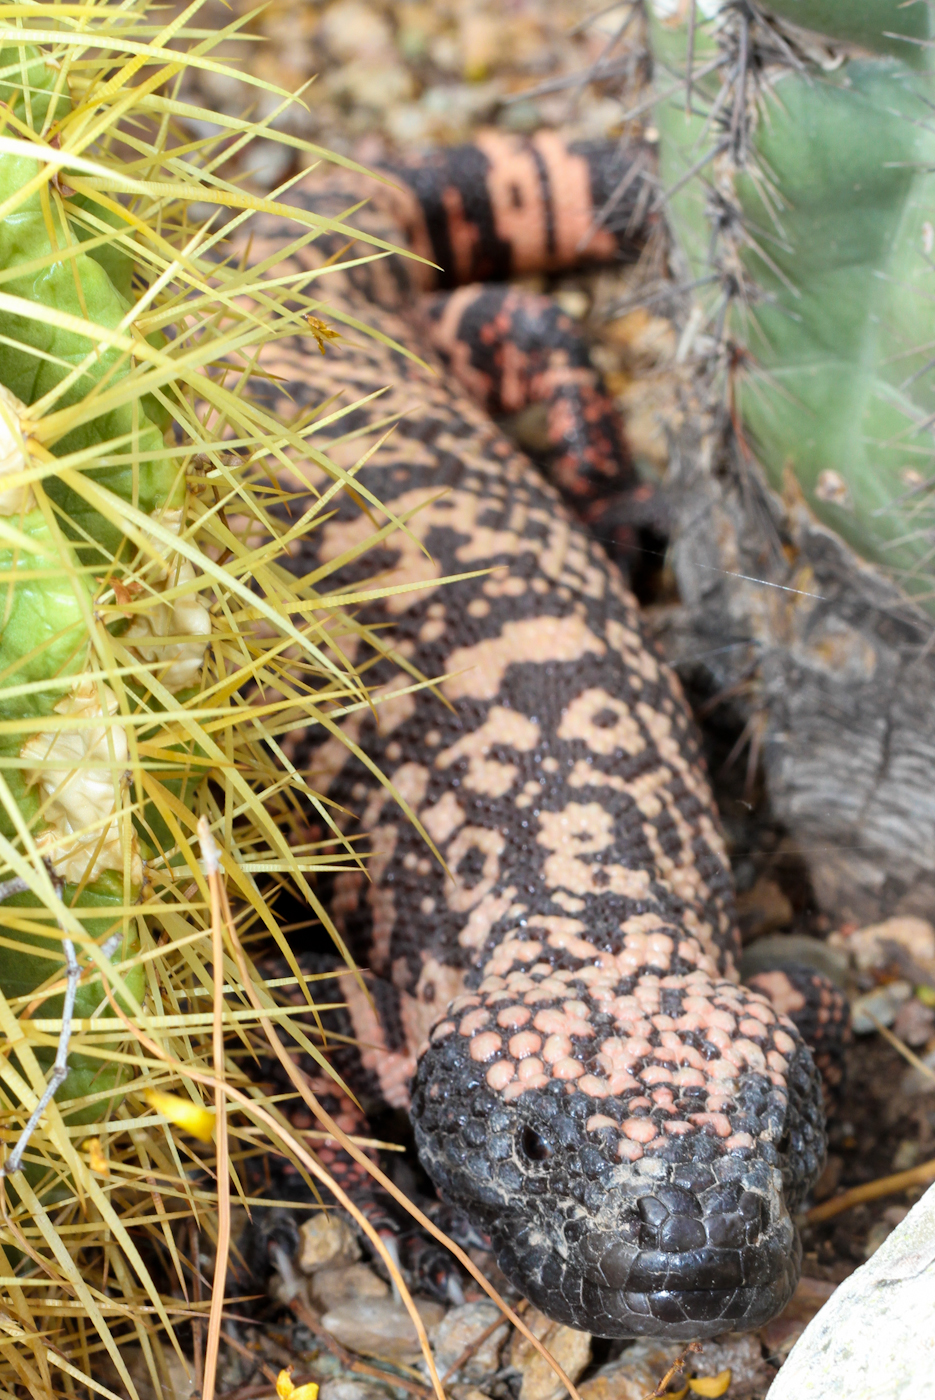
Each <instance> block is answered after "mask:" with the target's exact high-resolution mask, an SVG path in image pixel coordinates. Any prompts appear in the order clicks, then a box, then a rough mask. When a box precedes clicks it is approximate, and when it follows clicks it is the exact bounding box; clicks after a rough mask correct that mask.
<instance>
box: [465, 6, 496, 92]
mask: <svg viewBox="0 0 935 1400" xmlns="http://www.w3.org/2000/svg"><path fill="white" fill-rule="evenodd" d="M499 21H500V17H499V15H498V16H494V15H485V14H483V13H482V12H480V13H479V12H476V11H473V10H468V11H467V12H466V13H465V15H464V16H463V18H462V20H461V67H462V72H463V73H464V76H465V78H467V80H468V82H469V83H480V82H483V80H484V79H485V78H486V77H488V76H489V74H490V70H491V69H492V68H493V67H495V66H496V62H497V59H498V58H500V57H501V56H502V53H503V36H502V33H501V25H500V22H499Z"/></svg>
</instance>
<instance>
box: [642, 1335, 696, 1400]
mask: <svg viewBox="0 0 935 1400" xmlns="http://www.w3.org/2000/svg"><path fill="white" fill-rule="evenodd" d="M702 1350H703V1347H702V1344H701V1342H689V1343H688V1346H687V1347H686V1348H685V1350H684V1351H680V1352H679V1354H678V1356H677V1357H676V1358H675V1360H674V1361H673V1362H672V1365H671V1366H670V1367H669V1369H668V1371H666V1373H665V1375H664V1376H663V1378H662V1380H661V1381H660V1382H659V1383H658V1385H654V1386H653V1388H652V1390H651V1391H650V1392H649V1394H648V1395H644V1397H643V1400H659V1397H660V1396H662V1395H665V1393H666V1391H667V1390H668V1388H669V1382H670V1381H671V1379H672V1377H673V1376H674V1375H675V1373H676V1372H677V1371H681V1369H682V1367H683V1366H684V1365H685V1362H686V1361H687V1360H688V1358H689V1356H690V1355H691V1354H692V1352H695V1353H697V1352H699V1351H702Z"/></svg>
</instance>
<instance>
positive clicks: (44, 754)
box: [20, 678, 142, 884]
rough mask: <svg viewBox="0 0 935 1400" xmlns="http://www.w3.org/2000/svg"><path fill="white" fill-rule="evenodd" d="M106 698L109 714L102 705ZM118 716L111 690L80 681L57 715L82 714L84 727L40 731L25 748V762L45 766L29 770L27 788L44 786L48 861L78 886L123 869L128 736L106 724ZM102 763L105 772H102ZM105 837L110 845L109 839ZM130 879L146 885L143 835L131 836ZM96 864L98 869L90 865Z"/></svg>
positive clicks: (42, 846) (43, 838) (43, 841)
mask: <svg viewBox="0 0 935 1400" xmlns="http://www.w3.org/2000/svg"><path fill="white" fill-rule="evenodd" d="M102 697H103V700H104V708H103V709H102V706H101V699H102ZM116 710H117V697H116V695H115V694H114V693H113V691H112V690H111V689H110V688H109V686H106V685H97V684H95V683H94V682H93V681H92V680H89V679H88V678H84V679H81V680H79V681H77V682H76V683H75V686H74V688H73V690H72V691H71V693H70V694H69V695H66V696H65V697H64V698H63V699H62V700H60V701H59V702H58V704H57V705H56V706H55V713H56V714H58V715H66V716H80V717H81V718H82V719H83V720H85V721H93V720H94V719H96V718H98V717H100V719H101V721H102V722H101V723H100V724H94V723H86V725H85V726H84V727H82V728H81V729H70V730H52V731H50V730H40V731H39V732H38V733H36V734H33V735H31V737H30V738H29V739H27V740H26V743H25V744H24V745H23V748H22V750H21V753H20V756H21V757H22V758H25V759H32V760H33V761H34V762H37V763H41V767H37V768H27V769H26V770H25V772H24V776H25V780H26V784H27V786H32V785H33V784H37V785H38V787H39V790H40V792H41V795H42V799H43V801H44V802H47V803H48V806H47V807H46V809H45V817H46V820H47V821H48V823H49V825H48V827H47V828H46V830H44V831H42V832H40V833H39V835H38V836H37V837H36V845H37V846H38V848H39V851H40V853H41V854H42V855H44V856H46V857H47V858H48V859H49V860H50V861H51V863H52V867H53V869H54V870H55V873H56V874H57V875H60V876H61V877H62V878H63V879H65V880H67V881H69V883H71V884H78V883H79V882H80V881H81V880H83V879H84V878H85V876H86V875H87V877H88V878H89V879H92V880H93V879H94V878H95V877H96V876H97V875H99V874H100V873H101V872H102V871H104V870H122V869H123V865H124V859H123V852H124V845H123V840H122V831H123V825H122V823H121V822H120V821H118V820H117V818H116V812H117V803H118V799H119V796H120V793H121V790H122V789H123V788H124V787H125V786H126V777H125V775H124V774H123V773H122V772H121V769H122V767H123V765H124V764H125V763H126V761H127V736H126V732H125V730H124V728H123V726H122V725H120V724H109V723H108V722H107V721H108V719H109V718H110V716H111V715H113V714H114V713H115V712H116ZM95 763H99V764H105V765H106V767H100V768H95V767H94V766H93V765H94V764H95ZM102 831H103V839H102V835H101V833H102ZM132 842H133V844H132V850H131V858H130V875H131V879H132V880H133V882H134V883H139V882H140V881H141V880H142V864H141V861H140V856H139V850H138V848H137V841H136V836H135V835H134V836H133V838H132ZM92 860H93V866H92V868H91V869H90V870H89V869H88V866H89V865H90V864H91V862H92Z"/></svg>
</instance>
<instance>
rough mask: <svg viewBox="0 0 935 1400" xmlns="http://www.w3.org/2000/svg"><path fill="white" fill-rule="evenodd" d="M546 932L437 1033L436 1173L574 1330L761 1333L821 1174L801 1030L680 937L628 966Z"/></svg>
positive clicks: (647, 943) (516, 953)
mask: <svg viewBox="0 0 935 1400" xmlns="http://www.w3.org/2000/svg"><path fill="white" fill-rule="evenodd" d="M534 922H535V921H531V924H532V923H534ZM535 934H536V930H535V929H534V928H532V927H531V926H530V928H529V929H528V930H527V933H526V935H525V936H524V937H522V938H520V937H513V938H507V939H506V940H505V941H504V943H503V944H501V946H500V948H499V949H498V950H497V951H496V952H495V954H494V955H493V956H492V957H491V959H490V960H489V962H488V963H487V964H486V966H485V968H484V974H485V975H484V977H483V980H482V981H481V982H480V985H479V986H478V988H477V991H476V992H475V993H474V994H473V995H472V994H468V995H465V996H464V997H461V998H459V999H458V1000H457V1001H455V1002H454V1003H453V1004H452V1006H451V1007H450V1008H449V1013H448V1015H447V1016H446V1018H445V1020H444V1021H442V1022H441V1023H440V1024H439V1025H438V1026H437V1027H436V1028H435V1029H434V1030H433V1032H432V1035H431V1044H430V1046H429V1048H428V1049H427V1050H426V1051H425V1053H424V1054H423V1056H422V1059H421V1061H420V1063H419V1070H418V1074H417V1078H416V1088H415V1093H414V1101H413V1115H414V1120H415V1123H416V1129H417V1141H418V1143H419V1149H420V1155H421V1156H422V1159H423V1161H424V1162H425V1163H426V1165H428V1166H429V1170H430V1171H431V1172H432V1175H433V1176H434V1177H435V1179H436V1181H437V1182H438V1184H439V1186H440V1188H441V1190H442V1191H443V1192H444V1193H445V1194H446V1195H447V1196H449V1197H450V1198H452V1199H457V1200H459V1201H461V1202H463V1201H464V1200H465V1199H466V1198H467V1199H470V1200H471V1202H472V1209H473V1212H474V1214H475V1215H476V1217H477V1218H479V1219H481V1220H482V1221H483V1222H484V1224H485V1227H486V1228H487V1229H488V1230H489V1232H490V1234H491V1237H492V1239H493V1241H494V1244H495V1247H497V1249H498V1251H499V1252H498V1258H499V1261H500V1264H501V1267H502V1268H504V1269H505V1270H506V1271H507V1272H508V1274H509V1275H510V1276H511V1277H516V1276H517V1273H518V1272H519V1271H520V1269H521V1271H522V1277H523V1283H524V1288H525V1290H526V1291H527V1294H528V1296H530V1297H531V1298H532V1300H533V1301H534V1302H535V1303H536V1305H537V1306H538V1307H540V1308H543V1309H544V1310H545V1311H546V1312H547V1313H549V1314H550V1315H552V1316H555V1317H558V1318H560V1319H561V1320H563V1321H566V1322H568V1323H570V1324H571V1325H572V1326H583V1325H584V1323H585V1320H587V1325H588V1326H591V1327H593V1328H594V1330H596V1331H597V1332H598V1333H600V1334H602V1335H621V1334H622V1335H629V1334H630V1332H631V1331H632V1332H637V1331H638V1332H641V1333H648V1334H650V1335H652V1334H656V1335H660V1336H676V1337H684V1338H690V1337H694V1336H703V1335H706V1334H708V1335H709V1334H711V1333H713V1332H715V1331H719V1330H721V1331H722V1330H724V1329H725V1327H733V1328H743V1327H754V1326H757V1325H759V1324H760V1322H761V1321H762V1319H763V1318H764V1317H768V1316H770V1315H772V1313H773V1312H774V1311H775V1310H776V1308H777V1307H781V1306H782V1301H783V1300H784V1299H785V1298H786V1297H787V1296H788V1293H789V1291H790V1290H791V1288H793V1287H794V1285H795V1281H796V1278H797V1276H798V1262H799V1252H798V1245H797V1239H796V1235H795V1230H794V1227H793V1225H792V1223H791V1221H790V1219H789V1215H788V1210H789V1209H790V1208H794V1207H795V1205H796V1204H797V1202H798V1200H799V1199H800V1198H801V1193H802V1186H803V1183H804V1182H806V1181H811V1180H812V1179H813V1178H814V1175H815V1173H816V1172H817V1171H818V1170H820V1167H821V1163H822V1160H823V1154H824V1134H823V1125H822V1118H821V1109H820V1101H819V1100H818V1097H817V1092H816V1089H817V1086H816V1074H815V1070H814V1066H813V1064H812V1062H811V1059H810V1056H809V1054H808V1052H807V1050H805V1049H804V1047H803V1045H802V1042H801V1040H800V1038H799V1036H798V1034H797V1032H796V1030H795V1027H794V1026H793V1025H792V1023H791V1022H790V1021H789V1020H788V1019H787V1018H785V1017H783V1016H781V1015H778V1014H777V1013H776V1012H775V1011H774V1010H773V1008H772V1007H771V1006H770V1004H769V1001H768V1000H767V998H766V997H764V996H762V995H759V994H757V993H752V992H749V991H748V990H747V989H746V988H744V987H741V986H738V985H737V984H736V983H734V982H730V981H726V980H724V979H723V978H721V977H719V976H718V973H717V969H716V967H715V966H714V965H713V963H712V961H711V959H709V958H707V957H706V956H704V955H703V954H700V951H699V947H698V944H697V943H696V942H695V940H694V939H692V938H685V937H684V936H683V935H679V934H678V933H677V932H676V931H675V930H674V929H673V930H669V931H665V930H663V929H662V928H658V927H657V928H656V929H654V930H652V931H642V930H639V931H637V930H634V931H632V932H631V933H629V934H626V935H624V937H623V938H622V939H621V940H620V943H621V947H620V951H619V952H616V953H612V952H608V951H605V950H599V949H596V948H595V947H594V945H593V944H591V943H590V942H589V940H588V939H587V938H584V937H581V936H571V937H569V936H568V935H567V934H558V935H556V934H555V933H554V932H553V933H552V934H551V935H550V934H549V933H547V932H546V930H545V929H543V930H541V933H540V937H539V938H538V939H537V938H536V937H535ZM557 953H558V954H559V956H558V957H556V954H557ZM557 963H563V964H564V965H563V966H556V964H557ZM508 1106H509V1107H508ZM519 1201H522V1202H523V1206H522V1209H520V1210H517V1209H516V1208H515V1207H514V1205H513V1203H514V1202H519ZM546 1241H548V1243H547V1244H546Z"/></svg>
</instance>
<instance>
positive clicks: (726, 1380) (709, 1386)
mask: <svg viewBox="0 0 935 1400" xmlns="http://www.w3.org/2000/svg"><path fill="white" fill-rule="evenodd" d="M729 1385H730V1371H719V1372H718V1374H717V1375H716V1376H695V1377H693V1379H692V1380H690V1381H689V1382H688V1388H689V1390H690V1391H692V1393H693V1394H694V1395H707V1396H714V1397H717V1396H718V1395H723V1394H724V1392H725V1390H726V1389H727V1387H728V1386H729Z"/></svg>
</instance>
